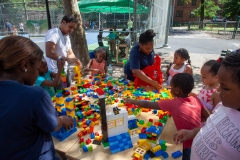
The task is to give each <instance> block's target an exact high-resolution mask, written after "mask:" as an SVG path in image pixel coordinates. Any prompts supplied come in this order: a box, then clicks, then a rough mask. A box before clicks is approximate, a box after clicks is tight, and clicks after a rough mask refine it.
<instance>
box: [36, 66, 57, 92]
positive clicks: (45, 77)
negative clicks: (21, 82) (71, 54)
mask: <svg viewBox="0 0 240 160" xmlns="http://www.w3.org/2000/svg"><path fill="white" fill-rule="evenodd" d="M51 73H52V72H51V71H49V70H48V72H47V73H44V75H43V76H40V75H39V76H38V78H37V80H36V82H35V86H41V87H42V88H44V89H45V90H46V91H47V92H48V93H49V95H50V96H51V97H53V96H54V95H55V90H54V88H53V87H48V86H43V85H42V83H43V82H44V81H46V80H48V81H52V77H51Z"/></svg>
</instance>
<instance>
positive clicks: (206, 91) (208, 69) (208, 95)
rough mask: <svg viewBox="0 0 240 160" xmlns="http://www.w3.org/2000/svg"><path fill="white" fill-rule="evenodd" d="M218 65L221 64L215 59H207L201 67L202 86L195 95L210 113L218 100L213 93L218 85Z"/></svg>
mask: <svg viewBox="0 0 240 160" xmlns="http://www.w3.org/2000/svg"><path fill="white" fill-rule="evenodd" d="M220 66H221V64H220V63H219V62H217V61H216V60H209V61H207V62H206V63H205V64H204V65H203V66H202V68H201V77H202V82H203V84H204V86H203V87H202V89H201V90H200V91H199V93H198V95H197V97H198V98H199V100H200V101H201V102H202V103H203V105H204V106H205V107H206V108H207V109H208V110H209V112H210V113H212V110H213V109H214V107H215V106H216V105H217V104H216V102H218V100H216V99H215V98H216V97H215V96H214V95H215V94H214V93H215V92H216V90H217V89H218V87H219V82H218V78H217V73H218V70H219V68H220ZM217 97H218V96H217Z"/></svg>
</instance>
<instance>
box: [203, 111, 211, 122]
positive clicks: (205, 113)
mask: <svg viewBox="0 0 240 160" xmlns="http://www.w3.org/2000/svg"><path fill="white" fill-rule="evenodd" d="M209 116H210V113H209V111H208V109H207V108H206V107H203V108H202V110H201V122H206V120H207V118H208V117H209Z"/></svg>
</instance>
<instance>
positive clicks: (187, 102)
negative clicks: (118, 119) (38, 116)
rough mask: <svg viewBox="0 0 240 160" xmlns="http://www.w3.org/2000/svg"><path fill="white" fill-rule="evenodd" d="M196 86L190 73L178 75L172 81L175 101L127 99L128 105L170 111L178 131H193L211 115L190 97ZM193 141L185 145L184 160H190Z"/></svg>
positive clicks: (196, 100)
mask: <svg viewBox="0 0 240 160" xmlns="http://www.w3.org/2000/svg"><path fill="white" fill-rule="evenodd" d="M193 86H194V80H193V77H192V76H191V75H190V74H188V73H179V74H176V75H175V76H174V77H173V78H172V81H171V93H172V96H173V97H175V98H174V99H173V100H161V101H159V102H147V101H137V100H132V99H126V103H130V104H131V103H132V104H135V105H138V106H139V107H144V108H151V109H158V110H159V109H162V110H163V111H169V112H170V113H171V115H172V117H173V120H174V123H175V125H176V128H177V130H180V129H187V128H188V129H190V128H191V129H193V128H196V127H197V126H198V127H200V126H201V121H205V120H206V119H207V117H208V116H209V115H210V114H209V112H208V110H207V109H206V108H205V107H204V106H203V105H202V103H201V102H200V101H199V99H198V98H197V97H194V96H190V97H189V96H188V94H189V93H190V92H191V90H192V89H193ZM191 146H192V139H190V140H188V141H186V142H184V143H183V158H182V159H183V160H189V159H190V153H191Z"/></svg>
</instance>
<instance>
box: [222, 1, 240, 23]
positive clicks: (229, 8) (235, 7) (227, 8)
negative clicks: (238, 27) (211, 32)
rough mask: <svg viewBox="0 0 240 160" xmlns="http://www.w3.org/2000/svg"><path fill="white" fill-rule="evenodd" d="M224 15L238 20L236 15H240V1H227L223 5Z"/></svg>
mask: <svg viewBox="0 0 240 160" xmlns="http://www.w3.org/2000/svg"><path fill="white" fill-rule="evenodd" d="M223 16H225V17H227V18H228V19H232V20H236V17H237V16H240V1H238V2H237V1H236V0H228V1H227V2H225V3H224V6H223Z"/></svg>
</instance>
